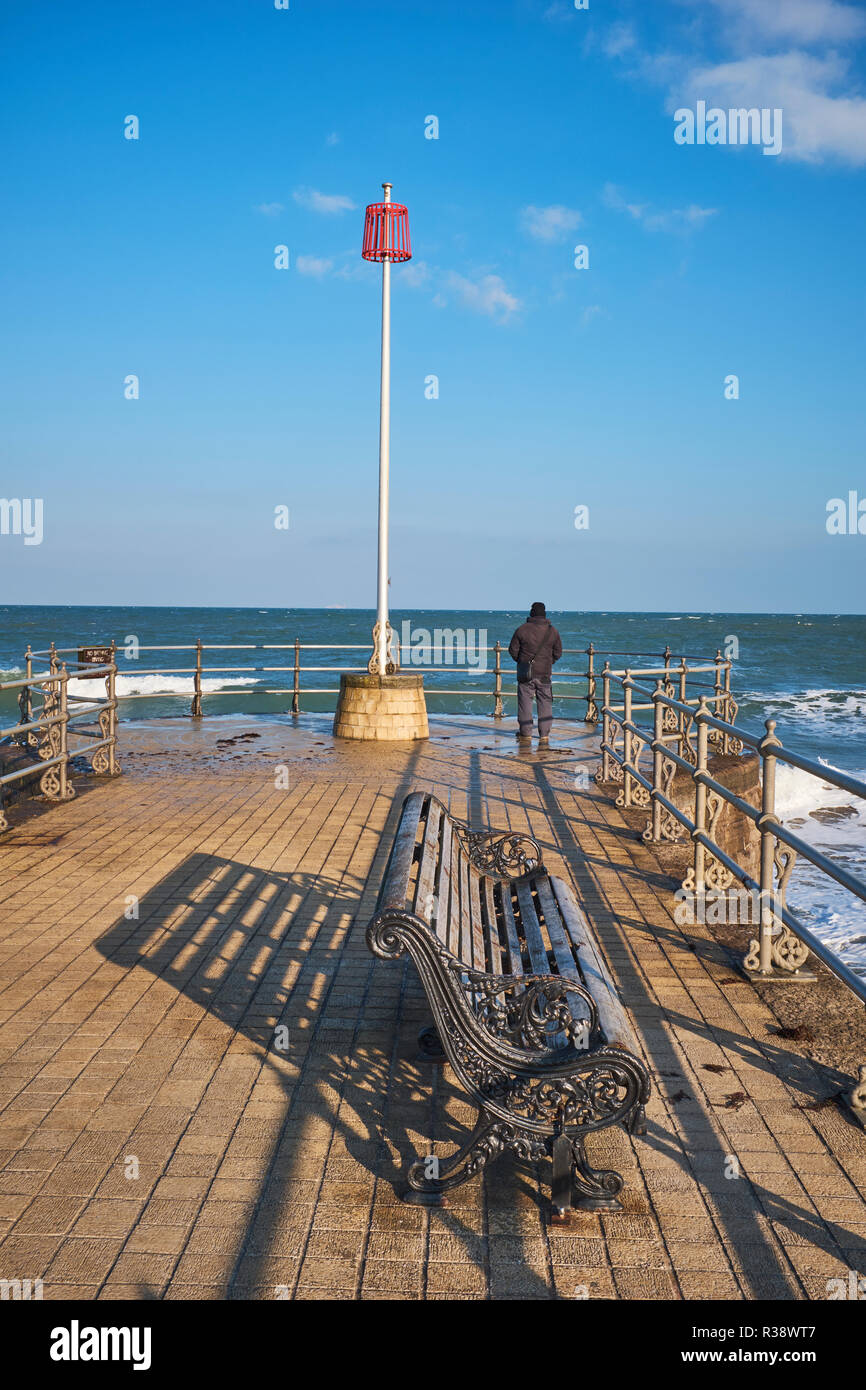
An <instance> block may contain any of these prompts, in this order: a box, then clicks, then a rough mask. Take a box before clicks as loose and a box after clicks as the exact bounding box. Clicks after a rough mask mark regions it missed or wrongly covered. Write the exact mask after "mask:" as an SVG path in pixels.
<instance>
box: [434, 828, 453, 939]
mask: <svg viewBox="0 0 866 1390" xmlns="http://www.w3.org/2000/svg"><path fill="white" fill-rule="evenodd" d="M453 843H454V837H453V834H452V831H451V822H450V821H449V820H448V818H447V816H446V817H445V818H444V819H443V821H442V853H441V857H440V860H439V881H438V887H437V893H436V897H437V903H438V907H437V912H436V935H437V936H438V938H439V940H440V941H441V942H442V945H443V946H445V947H447V948H448V949H449V950H450V949H451V947H450V944H449V943H450V922H451V893H452V887H451V879H452V873H453V865H452V862H451V851H452V847H453Z"/></svg>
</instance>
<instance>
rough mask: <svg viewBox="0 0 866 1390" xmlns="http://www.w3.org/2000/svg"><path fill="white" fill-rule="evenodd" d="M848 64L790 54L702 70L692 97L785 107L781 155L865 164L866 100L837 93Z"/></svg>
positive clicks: (691, 85)
mask: <svg viewBox="0 0 866 1390" xmlns="http://www.w3.org/2000/svg"><path fill="white" fill-rule="evenodd" d="M847 75H848V64H847V62H846V61H845V60H844V59H842V58H840V57H838V56H836V55H831V56H828V57H826V58H817V57H813V56H812V55H811V54H808V53H799V52H790V53H780V54H774V55H772V56H769V57H753V58H742V59H739V60H736V61H734V62H730V63H720V64H717V65H716V66H714V67H704V68H698V69H696V70H695V71H693V72H692V73H691V75H690V77H689V80H688V90H689V92H690V94H691V96H692V97H693V99H696V100H697V99H705V100H706V101H707V102H708V103H709V104H710V105H713V106H722V107H725V106H727V107H743V106H746V107H751V106H758V107H764V106H768V107H780V108H781V110H782V111H783V113H784V114H783V144H782V157H783V158H784V157H785V156H786V155H787V156H788V157H790V158H793V159H800V160H806V161H810V162H813V163H817V162H819V161H821V160H822V159H825V158H834V159H841V160H844V161H846V162H848V163H851V164H866V99H864V98H863V97H861V96H855V95H845V94H842V93H840V92H839V91H838V88H839V87H840V86H841V85H842V84H843V83H844V81H845V80H846V78H847Z"/></svg>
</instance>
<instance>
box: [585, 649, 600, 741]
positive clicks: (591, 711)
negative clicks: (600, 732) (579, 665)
mask: <svg viewBox="0 0 866 1390" xmlns="http://www.w3.org/2000/svg"><path fill="white" fill-rule="evenodd" d="M586 655H587V656H588V657H589V661H588V662H587V667H586V716H585V718H584V721H583V722H584V724H597V723H598V706H597V705H596V703H595V647H594V646H593V645H592V643H591V642H590V644H589V646H588V647H587V649H586Z"/></svg>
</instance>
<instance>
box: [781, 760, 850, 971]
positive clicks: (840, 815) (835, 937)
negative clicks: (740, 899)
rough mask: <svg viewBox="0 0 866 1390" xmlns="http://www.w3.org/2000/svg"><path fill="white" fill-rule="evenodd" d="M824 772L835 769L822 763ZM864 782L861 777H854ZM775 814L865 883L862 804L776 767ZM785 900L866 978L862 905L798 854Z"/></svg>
mask: <svg viewBox="0 0 866 1390" xmlns="http://www.w3.org/2000/svg"><path fill="white" fill-rule="evenodd" d="M821 762H822V763H823V764H824V766H825V767H826V768H827V769H828V771H837V770H838V769H834V768H833V767H832V764H831V763H829V762H827V761H826V760H825V759H823V758H822V759H821ZM855 775H857V776H860V777H861V778H862V779H863V780H866V776H864V774H863V773H858V774H855ZM776 813H777V815H778V816H779V818H780V820H781V821H782V823H783V824H784V825H787V826H788V828H789V829H791V830H793V831H795V832H796V834H798V835H799V836H800V837H801V839H803V840H806V841H807V842H808V843H809V844H810V845H812V846H813V847H814V848H815V849H817V850H819V851H820V852H821V853H822V854H825V855H826V856H827V858H828V859H832V860H833V862H834V863H835V864H837V865H839V866H840V867H842V868H845V869H847V870H848V872H849V873H852V874H855V875H856V876H857V877H858V878H860V879H861V880H864V881H866V801H863V800H861V798H859V797H856V796H852V795H851V794H850V793H849V792H846V791H842V790H841V788H839V787H834V786H833V784H832V783H831V782H824V781H822V779H821V778H820V777H816V776H812V774H810V773H808V772H803V771H802V770H801V769H800V768H798V767H786V766H785V765H784V763H779V764H778V765H777V768H776ZM788 901H789V904H790V906H791V908H792V910H793V911H794V913H795V914H796V915H797V916H799V918H800V919H801V921H802V922H803V923H804V925H805V926H807V927H810V928H811V930H812V931H814V933H815V935H816V936H818V937H820V939H821V940H822V941H824V942H826V944H827V945H828V946H830V947H831V948H832V950H834V951H835V952H836V953H837V955H839V956H840V957H841V959H842V960H843V961H844V962H845V964H846V965H849V966H850V967H851V969H852V970H855V971H856V972H857V973H858V974H861V975H866V903H864V902H862V901H861V899H859V898H856V897H855V896H854V894H853V893H849V892H848V890H847V889H846V888H843V887H842V885H841V884H840V883H837V882H836V881H835V879H832V878H829V877H828V876H827V874H825V873H824V872H823V870H821V869H819V868H818V867H817V866H816V865H814V864H812V863H810V861H809V860H808V859H805V858H804V857H803V856H802V855H801V856H800V858H799V859H798V860H797V863H796V866H795V869H794V873H793V877H792V879H791V886H790V889H789V891H788Z"/></svg>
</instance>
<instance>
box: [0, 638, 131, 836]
mask: <svg viewBox="0 0 866 1390" xmlns="http://www.w3.org/2000/svg"><path fill="white" fill-rule="evenodd" d="M60 656H61V653H59V652H57V651H56V650H55V649H54V647H53V645H52V647H50V648H49V649H48V650H47V651H46V652H31V650H30V648H29V647H28V649H27V654H26V656H25V662H26V674H25V675H24V676H23V677H22V678H21V679H18V680H12V681H2V682H0V692H2V691H6V690H10V691H15V690H17V691H18V711H19V718H18V720H17V721H16V722H15V723H14V724H9V725H7V726H6V727H5V728H0V831H3V830H7V829H8V827H9V822H8V820H7V817H6V812H5V798H4V791H5V789H6V788H7V787H10V788H11V787H12V786H13V784H15V783H25V784H26V783H27V782H28V781H32V780H35V779H36V778H38V781H39V790H40V792H41V793H42V795H43V796H45V797H46V798H47V800H49V801H69V800H71V799H72V797H74V796H75V788H74V787H73V786H72V783H71V771H73V770H74V764H73V760H74V759H76V758H80V757H81V756H82V755H84V756H85V757H87V758H89V760H90V766H91V770H92V771H93V772H94V773H95V774H97V775H107V776H109V777H114V776H116V775H117V774H118V773H119V772H120V764H119V763H118V760H117V751H116V750H117V698H116V692H115V679H116V675H117V665H116V663H115V662H113V661H112V662H108V663H106V664H103V665H94V664H93V663H89V662H79V661H77V660H76V661H66V662H62V661H61V660H60ZM39 657H47V659H48V670H47V671H34V669H33V663H34V659H38V658H39ZM70 668H72V669H70ZM100 677H102V678H103V679H104V681H105V697H104V698H102V697H101V696H99V695H96V694H94V695H93V696H92V697H88V696H83V695H71V694H70V693H69V682H70V680H73V679H80V678H85V679H91V678H93V679H99V678H100ZM83 721H84V722H83ZM94 724H95V727H93V726H94ZM7 768H8V770H7Z"/></svg>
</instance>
